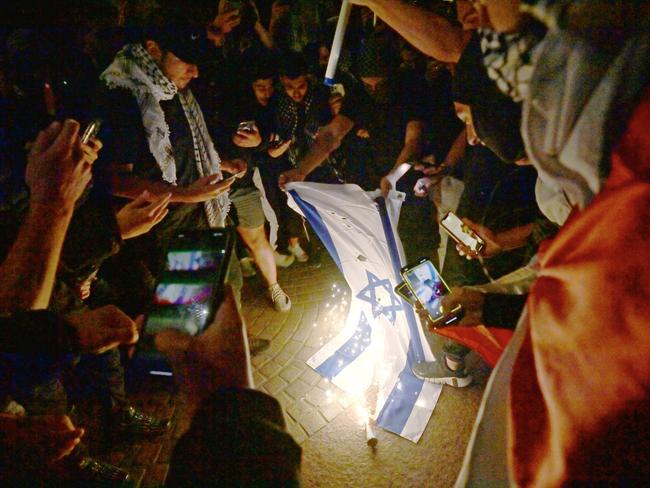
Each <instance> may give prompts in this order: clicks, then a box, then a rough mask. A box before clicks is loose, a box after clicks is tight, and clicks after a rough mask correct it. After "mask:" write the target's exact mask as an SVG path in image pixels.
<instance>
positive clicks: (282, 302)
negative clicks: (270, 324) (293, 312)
mask: <svg viewBox="0 0 650 488" xmlns="http://www.w3.org/2000/svg"><path fill="white" fill-rule="evenodd" d="M269 294H270V295H271V301H272V302H273V307H274V308H275V309H276V310H277V311H278V312H288V311H289V310H290V309H291V299H290V298H289V295H287V294H286V293H285V292H284V290H283V289H282V288H280V285H278V284H277V283H276V284H275V285H273V286H272V287H270V288H269Z"/></svg>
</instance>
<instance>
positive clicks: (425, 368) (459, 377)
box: [411, 359, 472, 388]
mask: <svg viewBox="0 0 650 488" xmlns="http://www.w3.org/2000/svg"><path fill="white" fill-rule="evenodd" d="M411 370H412V371H413V374H414V375H415V376H417V377H418V378H420V379H421V380H424V381H428V382H430V383H436V384H438V385H449V386H455V387H457V388H463V387H465V386H468V385H469V384H470V383H471V382H472V376H471V375H470V374H468V373H467V371H465V368H462V369H458V370H457V371H454V370H452V369H450V368H449V367H448V366H447V364H446V363H445V361H444V359H443V360H442V361H430V362H429V361H422V362H419V363H415V364H414V365H413V366H412V367H411Z"/></svg>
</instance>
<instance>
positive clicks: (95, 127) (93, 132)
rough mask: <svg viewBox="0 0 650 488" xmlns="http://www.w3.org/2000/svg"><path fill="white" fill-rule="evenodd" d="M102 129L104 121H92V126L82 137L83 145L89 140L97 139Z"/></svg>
mask: <svg viewBox="0 0 650 488" xmlns="http://www.w3.org/2000/svg"><path fill="white" fill-rule="evenodd" d="M101 128H102V120H101V119H93V120H91V121H90V124H88V126H87V127H86V129H85V130H84V132H83V134H82V136H81V142H82V143H83V144H87V143H88V141H89V140H91V139H92V138H93V137H97V134H99V130H100V129H101Z"/></svg>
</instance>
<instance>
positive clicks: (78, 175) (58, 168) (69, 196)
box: [25, 120, 101, 209]
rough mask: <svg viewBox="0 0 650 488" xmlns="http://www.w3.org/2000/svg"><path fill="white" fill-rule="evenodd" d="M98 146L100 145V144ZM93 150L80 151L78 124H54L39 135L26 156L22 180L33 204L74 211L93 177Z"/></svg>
mask: <svg viewBox="0 0 650 488" xmlns="http://www.w3.org/2000/svg"><path fill="white" fill-rule="evenodd" d="M100 144H101V143H100ZM93 152H94V151H93V148H91V147H90V146H87V148H86V149H85V150H84V148H82V144H81V140H80V139H79V123H78V122H76V121H74V120H66V121H65V122H64V123H63V125H62V124H61V123H59V122H53V123H52V124H50V126H49V127H48V128H47V129H45V130H43V131H41V132H39V134H38V136H37V137H36V140H35V141H34V144H33V145H32V147H31V150H30V151H29V155H28V157H27V170H26V173H25V181H26V183H27V186H28V187H29V189H30V190H31V197H30V201H31V202H32V203H37V204H43V205H47V206H51V207H52V208H55V209H58V208H65V209H72V208H74V204H75V202H76V201H77V200H78V199H79V197H80V196H81V195H82V194H83V192H84V190H85V189H86V186H88V183H89V182H90V179H91V177H92V173H91V169H92V161H94V158H93Z"/></svg>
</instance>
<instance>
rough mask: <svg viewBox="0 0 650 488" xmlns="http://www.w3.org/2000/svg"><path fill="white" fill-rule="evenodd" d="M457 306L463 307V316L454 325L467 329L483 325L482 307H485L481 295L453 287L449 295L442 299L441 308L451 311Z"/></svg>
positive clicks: (471, 290) (478, 292) (473, 291)
mask: <svg viewBox="0 0 650 488" xmlns="http://www.w3.org/2000/svg"><path fill="white" fill-rule="evenodd" d="M458 305H460V306H462V307H463V310H464V312H465V314H464V316H463V318H462V320H460V322H458V323H457V324H456V325H460V326H465V327H469V326H472V325H480V324H482V323H483V306H484V305H485V295H484V294H483V293H481V292H480V291H476V290H473V289H471V288H465V287H461V288H458V287H453V288H452V289H451V293H450V294H449V295H446V296H445V297H443V299H442V307H443V309H444V310H446V311H447V310H449V311H451V310H453V309H454V308H456V307H458Z"/></svg>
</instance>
